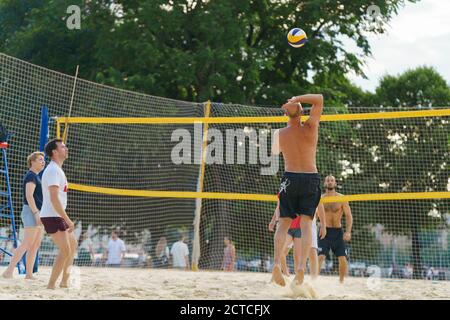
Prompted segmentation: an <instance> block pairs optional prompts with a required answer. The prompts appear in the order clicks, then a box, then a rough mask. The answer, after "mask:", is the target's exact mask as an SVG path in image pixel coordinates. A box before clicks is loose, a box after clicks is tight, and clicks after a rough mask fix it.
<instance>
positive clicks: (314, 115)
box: [288, 94, 323, 124]
mask: <svg viewBox="0 0 450 320" xmlns="http://www.w3.org/2000/svg"><path fill="white" fill-rule="evenodd" d="M288 102H289V103H299V102H300V103H307V104H311V105H312V107H311V111H310V113H309V119H308V121H309V123H314V124H319V122H320V116H321V115H322V111H323V95H321V94H304V95H301V96H296V97H292V98H291V99H289V101H288Z"/></svg>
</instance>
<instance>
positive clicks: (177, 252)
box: [170, 241, 189, 268]
mask: <svg viewBox="0 0 450 320" xmlns="http://www.w3.org/2000/svg"><path fill="white" fill-rule="evenodd" d="M170 254H171V255H172V257H173V266H174V267H175V268H186V267H187V266H186V258H185V257H187V256H189V248H188V246H187V244H186V243H184V242H183V241H177V242H175V243H174V244H173V245H172V249H171V250H170Z"/></svg>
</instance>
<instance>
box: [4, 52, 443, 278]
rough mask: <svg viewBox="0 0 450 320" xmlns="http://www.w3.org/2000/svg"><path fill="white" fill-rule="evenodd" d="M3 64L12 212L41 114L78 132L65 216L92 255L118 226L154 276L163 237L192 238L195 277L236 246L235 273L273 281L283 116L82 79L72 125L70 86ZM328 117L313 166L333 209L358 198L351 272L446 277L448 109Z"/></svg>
mask: <svg viewBox="0 0 450 320" xmlns="http://www.w3.org/2000/svg"><path fill="white" fill-rule="evenodd" d="M0 66H1V69H0V77H1V78H0V90H1V93H2V94H1V95H0V103H1V106H2V121H3V122H4V124H5V125H6V126H7V127H10V128H12V131H16V135H15V138H14V139H13V141H12V143H11V150H10V153H11V161H13V162H14V163H15V165H14V166H13V169H12V170H13V173H12V174H11V176H13V191H14V190H15V192H14V194H15V204H16V207H20V206H21V204H20V203H21V202H20V201H21V200H20V179H21V176H22V175H23V173H24V172H25V170H26V155H27V154H29V153H31V152H32V151H33V150H34V149H35V148H36V147H35V146H36V145H37V142H38V133H39V128H38V120H39V118H38V114H39V108H40V106H42V105H46V106H48V107H49V109H50V113H51V115H53V116H55V117H57V118H55V119H54V120H55V121H54V122H53V123H52V125H51V126H52V128H51V132H52V133H53V134H52V135H53V136H54V137H56V136H61V135H62V132H63V131H64V129H65V127H66V126H70V133H69V136H68V140H67V145H68V147H69V159H68V160H67V161H66V163H65V165H64V170H65V172H66V174H67V177H68V180H69V183H70V186H69V189H70V192H69V205H68V213H69V215H70V216H71V217H72V218H73V220H75V221H76V222H77V223H76V224H77V225H78V226H79V228H78V235H79V234H80V233H81V232H84V231H87V232H88V234H89V236H90V237H91V238H92V239H93V242H94V247H95V248H94V249H95V251H96V253H98V254H99V255H101V253H102V252H103V251H104V247H105V246H106V243H107V239H108V236H109V234H110V232H111V230H113V229H115V230H116V229H118V230H120V237H121V238H122V239H123V240H124V241H125V243H126V244H127V246H128V251H129V256H130V260H131V257H133V256H135V257H140V258H142V257H144V259H145V260H146V261H147V264H146V265H153V266H154V263H153V262H154V261H157V260H158V255H159V252H155V248H156V244H157V243H158V241H159V240H160V239H161V237H165V238H167V240H168V246H169V247H170V245H171V244H172V243H174V242H175V241H177V238H178V235H179V234H180V233H183V234H185V235H186V236H187V243H188V245H189V248H190V259H191V260H192V264H193V267H194V269H197V268H199V269H220V267H221V264H222V259H223V250H224V245H223V241H224V237H226V236H227V237H230V238H231V239H232V240H233V242H234V244H235V246H236V251H237V263H236V268H237V270H243V271H270V264H271V258H270V257H271V256H273V233H271V232H269V230H268V224H269V222H270V219H271V216H272V214H273V211H274V209H275V206H276V196H275V195H276V193H277V192H278V189H279V182H280V179H281V175H282V172H283V170H284V164H283V159H282V157H279V156H273V155H271V153H270V146H271V140H272V133H273V131H274V130H275V129H278V128H281V127H283V126H284V125H285V123H286V118H285V117H284V116H283V115H282V111H281V110H280V109H279V108H267V107H251V106H243V105H232V104H221V103H204V104H196V103H187V102H182V101H175V100H170V99H164V98H158V97H153V96H148V95H143V94H139V93H133V92H128V91H124V90H118V89H114V88H111V87H106V86H102V85H99V84H95V83H92V82H88V81H84V80H80V79H79V80H78V81H77V86H76V90H75V96H74V101H73V110H72V116H71V117H70V118H69V117H66V115H67V112H68V108H69V100H70V96H71V90H72V87H73V81H74V79H73V77H70V76H66V75H62V74H60V73H57V72H54V71H50V70H47V69H44V68H41V67H37V66H34V65H31V64H28V63H25V62H23V61H20V60H17V59H14V58H11V57H8V56H5V55H0ZM324 113H325V115H324V116H322V120H321V124H320V130H319V134H320V136H319V146H318V152H317V166H318V169H319V171H320V173H321V175H322V178H324V177H325V176H326V175H328V174H333V175H334V176H335V177H336V178H337V180H338V190H337V191H338V192H340V193H342V194H344V195H345V197H340V198H331V199H327V200H326V201H330V202H334V201H349V202H350V207H351V209H352V214H353V231H352V239H351V241H350V242H349V243H348V248H349V261H350V274H351V275H358V274H360V272H361V269H364V268H365V267H367V266H369V265H377V266H380V268H382V270H383V275H386V276H389V275H390V274H392V272H393V271H392V266H398V267H404V266H406V265H407V264H411V266H412V267H413V268H415V269H416V270H418V269H420V268H423V267H425V266H427V267H429V266H433V267H434V268H435V269H437V270H443V272H445V271H446V270H448V269H449V268H450V249H449V246H448V228H449V217H450V212H449V209H450V192H449V184H450V181H449V177H450V174H449V164H448V159H449V145H450V136H449V132H450V130H449V128H450V126H449V116H450V109H448V108H445V107H443V108H434V109H407V110H405V109H403V110H401V111H398V110H374V109H370V108H345V109H343V108H340V109H337V108H333V107H329V106H327V105H325V109H324ZM53 136H52V137H53ZM16 211H17V210H16ZM343 226H344V228H345V227H346V226H345V219H343ZM3 227H6V226H3ZM45 245H47V246H48V248H50V247H51V243H50V242H49V241H46V242H45ZM51 250H53V249H48V251H51ZM44 251H45V250H44ZM140 258H136V259H137V260H139V259H140ZM331 261H332V260H331ZM362 266H365V267H362ZM327 268H328V266H327ZM329 268H332V267H331V266H329ZM325 271H326V270H325Z"/></svg>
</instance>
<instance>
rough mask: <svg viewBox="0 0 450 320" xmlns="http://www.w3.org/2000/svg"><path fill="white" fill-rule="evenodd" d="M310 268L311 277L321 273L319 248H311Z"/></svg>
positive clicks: (314, 277)
mask: <svg viewBox="0 0 450 320" xmlns="http://www.w3.org/2000/svg"><path fill="white" fill-rule="evenodd" d="M309 269H310V274H311V278H313V279H316V278H317V276H318V275H319V257H318V256H317V249H316V248H311V249H310V252H309Z"/></svg>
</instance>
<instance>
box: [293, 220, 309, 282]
mask: <svg viewBox="0 0 450 320" xmlns="http://www.w3.org/2000/svg"><path fill="white" fill-rule="evenodd" d="M300 228H301V230H302V238H301V248H300V251H301V253H300V261H299V268H298V269H297V270H296V272H295V273H296V275H295V281H296V283H297V285H301V284H302V283H303V280H304V277H305V270H306V259H307V258H308V255H309V251H310V250H311V243H312V238H311V234H312V218H311V217H310V216H307V215H302V218H301V220H300Z"/></svg>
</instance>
